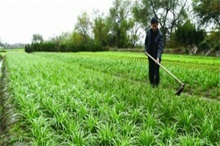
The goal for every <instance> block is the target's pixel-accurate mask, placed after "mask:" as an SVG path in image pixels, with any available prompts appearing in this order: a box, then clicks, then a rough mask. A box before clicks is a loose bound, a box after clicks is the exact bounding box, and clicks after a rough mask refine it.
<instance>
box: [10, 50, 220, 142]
mask: <svg viewBox="0 0 220 146" xmlns="http://www.w3.org/2000/svg"><path fill="white" fill-rule="evenodd" d="M179 58H181V59H179ZM204 59H206V58H205V57H204V58H202V57H201V59H200V57H185V56H180V57H179V56H172V55H164V60H163V61H162V63H163V64H164V65H165V66H167V68H168V69H169V70H171V71H172V72H173V73H174V74H175V75H177V76H178V77H179V78H180V79H182V81H184V82H185V83H186V89H185V90H184V91H183V93H182V94H181V96H180V97H177V96H174V93H175V89H176V88H178V86H179V85H178V83H176V81H175V80H174V79H173V78H172V77H170V76H169V75H168V74H167V73H166V72H164V71H162V70H161V79H162V80H161V84H160V86H159V87H158V88H152V87H151V86H150V85H149V81H148V76H147V74H148V73H147V71H148V63H147V59H146V57H145V56H144V55H143V54H137V53H136V54H135V53H115V52H114V53H111V52H108V53H106V52H102V53H98V52H97V53H88V52H86V53H33V54H26V53H13V52H11V53H8V54H7V55H6V67H7V68H8V86H9V88H8V92H9V98H10V99H11V102H12V104H14V105H16V108H17V114H19V115H20V116H19V117H20V119H19V124H20V128H21V129H22V130H23V131H24V133H23V135H22V138H20V139H17V141H26V142H28V143H29V144H30V145H89V146H90V145H118V146H121V145H218V144H220V135H219V133H220V126H219V123H220V118H219V117H220V112H219V111H220V103H219V101H218V100H219V99H220V98H219V95H220V94H219V91H218V89H219V85H220V83H219V74H218V73H219V72H218V71H219V64H220V62H219V60H215V61H212V59H211V58H210V59H208V60H204ZM212 92H214V93H212ZM203 96H204V97H206V98H213V99H215V101H216V102H213V101H212V100H210V101H208V100H204V99H203V98H200V97H203Z"/></svg>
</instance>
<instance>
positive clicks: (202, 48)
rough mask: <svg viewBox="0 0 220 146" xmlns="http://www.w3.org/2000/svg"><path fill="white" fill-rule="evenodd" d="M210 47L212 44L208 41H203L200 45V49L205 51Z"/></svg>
mask: <svg viewBox="0 0 220 146" xmlns="http://www.w3.org/2000/svg"><path fill="white" fill-rule="evenodd" d="M209 49H210V44H209V43H208V42H207V41H202V42H201V43H200V44H199V46H198V51H199V52H203V51H207V50H209Z"/></svg>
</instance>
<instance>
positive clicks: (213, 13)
mask: <svg viewBox="0 0 220 146" xmlns="http://www.w3.org/2000/svg"><path fill="white" fill-rule="evenodd" d="M193 10H194V12H195V14H196V16H197V17H198V18H200V23H201V24H211V23H214V24H216V28H219V27H220V13H219V10H220V2H219V0H211V1H210V0H193Z"/></svg>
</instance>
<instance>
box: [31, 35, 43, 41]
mask: <svg viewBox="0 0 220 146" xmlns="http://www.w3.org/2000/svg"><path fill="white" fill-rule="evenodd" d="M43 41H44V39H43V36H42V35H40V34H33V38H32V43H42V42H43Z"/></svg>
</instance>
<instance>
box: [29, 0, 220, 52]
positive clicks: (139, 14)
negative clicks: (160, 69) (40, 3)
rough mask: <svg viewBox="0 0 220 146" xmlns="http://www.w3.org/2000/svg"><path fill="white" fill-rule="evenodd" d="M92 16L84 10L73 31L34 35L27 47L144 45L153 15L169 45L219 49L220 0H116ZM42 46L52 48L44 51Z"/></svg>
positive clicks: (61, 48)
mask: <svg viewBox="0 0 220 146" xmlns="http://www.w3.org/2000/svg"><path fill="white" fill-rule="evenodd" d="M93 16H95V17H94V18H93V19H91V16H89V14H88V13H87V12H83V13H82V14H81V15H79V16H78V18H77V23H76V24H75V27H74V31H73V32H72V33H62V34H61V35H59V36H56V37H53V38H50V39H49V41H44V40H43V38H42V36H41V35H40V34H35V35H33V42H32V44H31V45H26V47H25V48H27V49H26V50H27V52H32V51H35V49H36V48H38V49H37V51H39V50H40V51H100V50H108V49H109V48H142V46H143V40H144V37H145V34H144V33H143V32H145V31H147V30H148V29H149V28H150V23H149V22H150V19H151V18H152V17H153V16H155V17H157V18H158V19H159V25H160V29H161V31H162V33H163V35H164V40H165V46H166V47H167V48H174V49H175V48H184V50H185V51H189V48H193V47H195V46H196V47H197V48H198V50H197V52H207V51H208V50H210V49H212V50H215V51H218V50H220V41H219V36H220V31H219V28H220V22H219V21H220V2H219V0H212V1H210V0H192V1H190V0H114V1H113V4H112V6H111V7H110V9H109V13H108V15H107V16H104V14H103V13H102V12H99V11H98V10H97V11H95V12H94V15H93ZM209 26H212V31H210V32H207V31H206V30H205V28H206V27H209ZM36 44H38V45H41V47H37V46H38V45H36ZM43 44H44V45H43ZM50 45H51V46H53V47H54V49H51V48H53V47H49V46H50ZM32 46H33V47H32ZM43 46H45V49H48V48H50V49H48V50H45V49H43V48H44V47H43ZM96 48H97V49H96Z"/></svg>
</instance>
